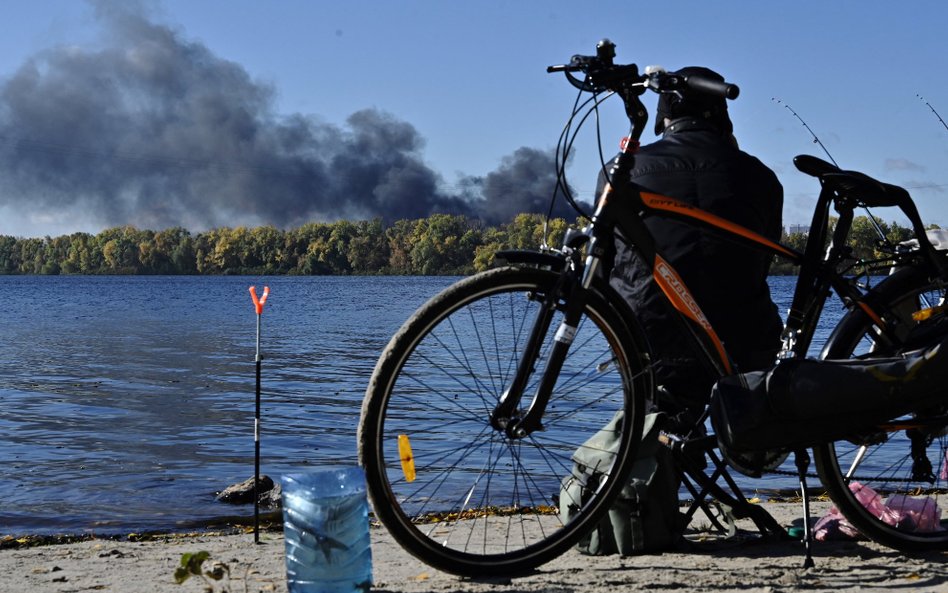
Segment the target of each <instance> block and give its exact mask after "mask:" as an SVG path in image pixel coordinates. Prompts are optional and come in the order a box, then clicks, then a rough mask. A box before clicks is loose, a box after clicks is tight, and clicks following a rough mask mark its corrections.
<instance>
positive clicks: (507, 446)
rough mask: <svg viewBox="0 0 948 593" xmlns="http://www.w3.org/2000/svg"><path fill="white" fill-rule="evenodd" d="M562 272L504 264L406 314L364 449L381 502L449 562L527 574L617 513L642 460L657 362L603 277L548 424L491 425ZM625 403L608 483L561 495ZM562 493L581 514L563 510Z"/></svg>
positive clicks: (376, 390) (409, 533) (382, 515)
mask: <svg viewBox="0 0 948 593" xmlns="http://www.w3.org/2000/svg"><path fill="white" fill-rule="evenodd" d="M558 278H559V275H558V274H555V273H552V272H547V271H541V270H536V269H520V268H500V269H495V270H489V271H487V272H483V273H481V274H477V275H475V276H472V277H469V278H467V279H464V280H462V281H460V282H458V283H456V284H455V285H453V286H451V287H449V288H448V289H446V290H445V291H444V292H442V293H441V294H439V295H437V296H436V297H434V298H433V299H432V300H431V301H429V302H428V303H427V304H425V305H424V306H423V307H422V308H421V309H419V310H418V311H417V312H416V314H415V315H414V316H413V317H412V318H411V319H409V320H408V321H407V322H406V323H405V325H404V326H403V327H402V328H401V329H400V330H399V332H398V333H397V334H396V335H395V336H394V337H393V338H392V340H391V342H389V344H388V346H387V348H386V349H385V351H384V352H383V353H382V356H381V358H380V359H379V362H378V364H377V366H376V368H375V372H374V374H373V375H372V379H371V381H370V384H369V387H368V390H367V392H366V398H365V401H364V404H363V408H362V418H361V422H360V426H359V455H360V461H361V463H362V465H363V467H364V468H365V471H366V480H367V485H368V491H369V495H370V497H371V499H372V503H373V508H374V511H375V514H376V516H377V517H378V519H380V520H381V521H382V523H384V524H385V526H386V527H387V528H388V529H389V531H390V532H391V534H392V535H393V537H394V538H395V539H396V540H397V541H398V542H399V543H400V544H401V545H402V546H403V547H404V548H405V549H406V550H408V551H409V552H411V553H412V554H413V555H415V556H416V557H418V558H419V559H421V560H422V561H424V562H426V563H428V564H430V565H431V566H434V567H436V568H438V569H440V570H444V571H446V572H451V573H455V574H460V575H468V576H483V575H487V574H490V575H514V574H519V573H524V572H527V571H529V570H531V569H533V568H535V567H537V566H539V565H540V564H543V563H544V562H547V561H549V560H551V559H552V558H554V557H556V556H558V555H559V554H561V553H563V552H565V551H566V550H567V549H568V548H569V547H570V546H572V545H573V544H575V543H576V542H577V541H578V540H579V538H581V537H582V536H583V535H584V534H585V533H586V532H587V531H588V530H589V529H590V528H591V527H592V524H593V522H594V521H596V520H598V519H599V518H600V517H601V516H602V515H603V514H605V512H606V511H607V510H608V505H609V504H610V503H611V502H612V499H614V497H615V496H616V495H617V494H618V492H619V490H620V489H621V487H622V485H623V484H622V476H624V475H626V474H627V469H628V468H629V467H630V466H631V463H632V462H633V461H634V459H633V458H634V452H635V449H636V448H637V446H638V442H639V439H640V438H641V431H642V421H643V420H642V419H643V409H644V398H645V397H646V396H648V395H649V393H650V389H651V374H650V372H649V369H648V366H647V357H646V356H645V355H644V354H643V353H642V352H641V351H640V350H639V349H637V348H636V347H635V345H634V343H633V341H632V339H631V338H630V335H629V333H628V332H627V331H626V330H625V329H624V328H625V326H624V325H623V324H622V321H621V320H620V318H619V316H618V314H617V313H616V311H615V310H614V308H613V307H612V306H610V305H609V303H608V300H607V297H604V296H603V295H602V293H601V292H600V291H597V290H593V291H591V294H590V298H589V302H588V305H587V306H586V309H585V311H584V314H583V317H582V320H581V322H580V323H579V325H578V327H577V331H576V335H575V338H574V340H573V345H572V347H571V349H570V351H569V353H568V356H567V358H566V361H565V362H564V364H563V368H562V371H561V372H560V374H559V378H558V380H557V382H556V384H555V387H554V390H553V395H552V398H551V400H550V402H549V404H548V406H547V408H546V413H545V415H544V417H543V427H542V429H541V430H538V431H534V432H532V433H531V434H529V435H528V436H526V437H524V438H514V437H511V436H510V435H508V434H507V433H506V431H504V430H503V429H497V428H494V427H493V426H492V424H491V421H490V420H491V413H492V411H493V410H494V408H495V406H496V405H497V403H498V401H499V398H500V397H501V394H503V393H504V391H505V389H506V388H508V387H509V384H510V382H511V380H512V378H513V376H514V374H515V372H516V369H517V366H518V363H519V361H520V358H521V355H522V353H523V349H524V343H525V341H526V340H527V337H528V336H529V334H530V332H531V328H532V325H533V323H534V320H535V319H536V317H537V311H538V308H539V307H542V306H543V303H544V301H545V299H546V297H547V296H548V295H550V293H551V291H555V290H557V279H558ZM607 290H608V289H607ZM562 305H563V301H562V300H561V299H559V298H557V299H556V300H555V301H554V308H555V309H557V311H556V312H555V314H554V320H553V323H552V324H551V325H550V328H551V329H550V331H549V334H550V335H548V336H547V338H546V340H545V344H544V346H543V348H542V351H541V354H540V356H539V357H538V360H537V361H536V363H535V368H534V369H531V370H533V371H534V372H533V374H532V375H531V379H530V382H529V384H528V386H527V388H526V389H525V390H524V397H523V400H524V401H523V402H522V405H523V406H529V404H530V400H532V397H531V396H532V394H533V393H534V391H535V389H536V384H537V382H538V375H540V374H541V372H542V368H543V362H544V360H545V357H544V353H545V352H548V351H549V349H550V347H551V344H552V343H553V341H554V339H553V338H554V336H553V334H554V333H555V331H556V328H557V327H558V325H559V324H558V321H559V319H561V318H562V313H561V312H560V311H559V309H560V308H562ZM520 412H521V413H522V412H523V410H521V411H520ZM618 412H622V413H623V414H624V418H625V420H624V422H622V423H620V427H619V430H620V431H621V435H620V438H619V443H620V444H619V446H618V448H617V450H616V451H615V453H614V455H612V457H611V462H610V463H608V464H607V467H603V468H602V469H603V470H604V472H605V478H604V479H603V480H601V481H600V483H599V486H598V489H596V490H595V492H593V493H592V495H591V496H590V497H589V498H588V500H583V501H572V500H571V501H561V500H559V495H560V488H561V483H562V481H563V480H564V478H566V477H567V476H569V475H570V473H571V470H572V469H573V461H572V459H571V456H572V455H573V453H574V452H575V451H576V450H577V449H578V448H579V447H580V446H581V445H583V443H584V442H585V441H586V440H587V439H588V438H589V437H590V436H592V435H593V434H595V433H596V432H597V431H599V430H600V429H601V428H603V427H604V426H605V425H606V424H607V423H608V422H609V421H610V420H612V419H613V418H614V417H615V415H616V414H617V413H618ZM610 465H611V467H608V466H610ZM561 504H563V505H566V504H570V505H571V507H575V508H576V512H575V514H574V515H572V516H571V517H570V518H568V519H566V518H563V517H561V515H560V512H559V511H560V505H561Z"/></svg>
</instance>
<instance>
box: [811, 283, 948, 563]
mask: <svg viewBox="0 0 948 593" xmlns="http://www.w3.org/2000/svg"><path fill="white" fill-rule="evenodd" d="M945 296H946V295H945V286H943V285H941V283H939V282H931V281H929V280H928V279H927V278H926V277H925V275H924V274H922V273H921V272H919V271H918V270H914V269H909V268H906V269H903V270H901V271H899V272H897V273H896V274H895V275H893V276H890V277H889V278H887V279H886V280H884V281H883V282H882V283H880V284H879V286H878V287H876V289H875V299H876V300H875V302H876V303H884V304H885V307H884V308H885V309H886V310H887V311H888V312H887V313H886V314H885V316H884V319H885V321H886V323H887V324H888V325H889V326H890V327H893V328H896V333H897V335H898V338H897V343H895V344H891V343H888V340H886V339H884V338H883V337H881V336H880V334H879V332H878V330H877V329H876V327H875V326H874V325H873V324H872V323H871V322H870V320H869V319H868V317H867V316H866V314H865V313H863V312H862V311H859V310H854V311H852V312H850V313H849V314H847V315H846V316H845V317H844V318H843V319H842V320H841V321H840V323H839V324H838V325H837V327H836V329H835V330H834V331H833V333H832V334H831V336H830V338H829V340H828V341H827V344H826V346H825V347H824V350H823V357H824V358H832V359H841V358H860V357H864V358H869V357H880V356H883V357H884V356H894V355H898V354H899V353H901V352H906V351H911V350H914V349H918V348H923V347H928V346H932V345H934V344H937V343H939V342H940V341H941V340H943V339H944V338H945V337H946V336H948V316H946V313H945V311H944V310H943V309H939V308H938V307H940V306H942V305H944V304H945ZM923 309H928V310H930V311H931V312H932V313H933V314H932V315H931V316H930V317H929V318H928V319H926V320H923V321H916V320H914V319H913V317H912V314H913V313H915V312H916V311H920V310H923ZM945 395H946V397H945V403H944V404H943V405H937V406H933V407H931V408H928V409H919V410H915V411H914V412H913V413H911V414H907V415H905V416H902V417H901V418H897V419H893V420H892V421H890V422H888V423H886V425H885V426H877V427H870V428H867V430H866V431H865V432H864V434H863V435H861V436H859V437H854V438H852V440H847V441H838V442H836V443H830V444H828V445H824V446H821V447H815V448H814V451H813V452H814V458H815V462H816V468H817V471H818V473H819V475H820V479H821V480H822V481H823V485H824V486H825V487H826V489H827V490H828V491H829V494H830V496H831V497H832V499H833V501H834V502H835V503H836V505H837V507H838V508H839V510H840V512H841V513H842V514H843V515H844V516H845V517H846V518H847V519H848V520H849V521H850V522H851V523H852V524H853V526H855V527H856V528H857V529H859V531H860V532H862V533H863V535H865V536H866V537H868V538H870V539H872V540H874V541H877V542H879V543H881V544H883V545H886V546H889V547H891V548H896V549H900V550H906V551H917V550H928V549H946V548H948V530H946V529H945V527H946V526H948V525H945V523H944V522H943V521H941V519H940V515H939V513H940V510H946V509H945V506H946V503H948V496H946V494H948V456H946V453H948V389H946V394H945ZM860 499H862V502H860ZM936 508H937V509H939V510H938V511H936V510H935V509H936ZM936 515H938V518H936Z"/></svg>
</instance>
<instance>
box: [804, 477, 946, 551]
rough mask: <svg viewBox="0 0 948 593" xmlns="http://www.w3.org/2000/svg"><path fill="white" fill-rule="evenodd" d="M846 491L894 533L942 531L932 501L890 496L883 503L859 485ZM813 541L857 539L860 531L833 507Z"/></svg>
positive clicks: (875, 493) (933, 501)
mask: <svg viewBox="0 0 948 593" xmlns="http://www.w3.org/2000/svg"><path fill="white" fill-rule="evenodd" d="M849 490H850V491H851V492H852V493H853V494H855V495H856V500H858V501H859V503H860V504H862V506H864V507H866V509H867V510H868V511H869V512H870V513H872V514H873V515H875V516H876V517H879V518H881V519H882V520H883V521H884V522H885V523H887V524H889V525H892V526H893V527H895V528H896V529H899V530H901V531H915V532H919V533H925V532H932V531H943V530H944V527H942V526H941V509H940V508H939V507H938V503H936V502H935V500H934V499H933V498H931V497H928V496H926V497H924V498H913V497H909V496H904V495H902V494H893V495H892V496H890V497H889V498H888V500H886V501H885V502H883V501H882V496H881V495H879V493H877V492H876V491H875V490H873V489H872V488H870V487H869V486H864V485H862V484H860V483H859V482H851V483H850V484H849ZM813 537H814V538H815V539H816V540H817V541H827V540H831V539H857V538H858V537H859V531H858V530H857V529H856V528H855V527H853V526H852V524H851V523H850V522H849V521H847V520H846V518H845V517H843V515H842V514H841V513H840V512H839V509H838V508H836V505H833V506H832V507H831V508H830V510H829V512H827V513H826V515H824V516H823V517H821V518H820V520H819V521H817V522H816V525H814V526H813Z"/></svg>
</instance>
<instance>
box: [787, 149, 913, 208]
mask: <svg viewBox="0 0 948 593" xmlns="http://www.w3.org/2000/svg"><path fill="white" fill-rule="evenodd" d="M793 164H794V165H795V166H796V168H797V169H799V170H800V171H801V172H802V173H806V174H807V175H811V176H813V177H816V178H818V179H819V180H820V182H822V183H823V185H824V186H825V187H827V188H828V189H831V190H833V191H834V192H836V194H837V195H839V196H840V197H841V198H847V199H850V200H853V201H854V202H856V203H857V204H858V205H860V206H868V207H873V208H883V207H887V206H900V205H902V204H904V203H906V202H907V201H911V197H909V193H908V192H907V191H905V189H903V188H901V187H899V186H897V185H892V184H889V183H883V182H881V181H877V180H876V179H873V178H872V177H869V176H868V175H866V174H865V173H860V172H858V171H844V170H843V169H840V168H839V167H837V166H836V165H834V164H832V163H828V162H826V161H824V160H823V159H820V158H817V157H815V156H810V155H807V154H801V155H798V156H796V157H794V158H793Z"/></svg>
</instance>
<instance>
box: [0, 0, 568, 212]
mask: <svg viewBox="0 0 948 593" xmlns="http://www.w3.org/2000/svg"><path fill="white" fill-rule="evenodd" d="M97 15H98V17H99V19H100V21H101V23H102V25H103V28H104V43H103V44H101V45H99V46H97V47H95V48H78V49H77V48H75V47H69V48H63V47H60V48H53V49H50V50H47V51H45V52H42V53H40V54H38V55H35V56H33V57H32V58H31V59H29V60H28V61H27V62H26V63H25V64H23V65H22V67H21V68H20V69H19V70H18V71H17V72H15V73H13V74H12V76H10V77H9V78H8V79H6V80H5V81H4V82H3V83H2V85H0V205H3V206H8V207H12V208H13V209H15V210H16V211H18V212H20V213H30V212H34V213H42V212H49V211H75V212H82V213H84V215H86V216H88V217H91V218H92V219H94V220H97V221H99V222H100V223H101V224H103V225H105V226H116V225H123V224H133V225H135V226H138V227H140V228H152V229H161V228H167V227H171V226H184V227H186V228H189V229H192V230H204V229H207V228H212V227H219V226H231V225H236V224H244V225H256V224H273V225H276V226H278V227H283V228H287V227H292V226H297V225H299V224H302V223H304V222H309V221H330V220H337V219H342V218H348V219H366V218H374V217H381V218H383V219H384V220H385V221H387V222H389V221H392V220H395V219H400V218H416V217H423V216H427V215H429V214H432V213H436V212H441V213H455V214H467V215H471V216H476V217H480V218H482V219H483V220H484V221H485V222H487V223H490V224H497V223H501V222H507V221H508V220H509V219H510V218H511V217H512V216H513V215H515V214H517V213H519V212H526V211H530V212H545V211H546V209H547V207H548V203H549V199H550V196H551V194H552V189H553V186H554V177H553V170H554V168H553V162H552V154H551V153H544V152H541V151H537V150H534V149H529V148H521V149H519V150H517V151H515V152H514V153H513V154H512V155H511V156H509V157H507V158H505V159H504V160H503V162H502V164H501V166H500V168H499V169H498V170H497V171H495V172H492V173H490V174H488V175H486V176H485V177H484V178H468V179H466V180H462V183H463V189H460V190H457V191H456V192H455V193H452V192H449V191H445V190H443V189H439V188H440V187H443V185H444V184H443V183H442V182H441V178H440V176H439V175H438V174H437V173H436V172H434V171H433V170H431V169H430V168H429V167H428V166H426V165H425V164H424V162H423V160H422V154H421V152H422V148H423V144H424V143H423V139H422V138H421V137H420V136H419V134H418V132H417V131H416V130H415V128H414V127H413V126H412V125H411V124H409V123H406V122H404V121H399V120H398V119H396V118H395V117H393V116H391V115H388V114H386V113H383V112H380V111H376V110H364V111H358V112H356V113H354V114H353V115H351V116H350V117H349V119H348V121H347V123H346V125H345V126H335V125H330V124H327V123H325V122H321V121H319V120H318V119H316V118H315V117H311V116H305V115H300V114H296V115H291V116H281V115H278V114H276V113H274V91H273V89H272V88H270V87H269V86H266V85H263V84H260V83H259V82H256V81H254V80H252V79H251V77H250V76H249V75H248V73H247V72H246V71H245V70H244V68H243V67H241V66H240V65H239V64H236V63H234V62H230V61H227V60H225V59H222V58H220V57H218V56H215V55H214V54H212V53H211V52H210V51H209V50H208V48H207V47H205V46H204V45H202V44H200V43H197V42H193V41H187V40H185V39H184V38H183V37H182V35H181V34H180V33H178V32H176V31H175V30H173V29H171V28H169V27H167V26H164V25H160V24H156V23H153V22H151V21H150V20H149V19H148V18H146V17H145V16H143V15H142V14H141V13H140V12H138V11H136V10H133V9H129V8H127V6H126V5H122V4H120V3H114V4H113V3H101V4H98V5H97ZM557 214H559V215H566V216H570V217H571V216H572V214H571V213H570V212H566V211H563V210H559V211H558V212H557Z"/></svg>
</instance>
